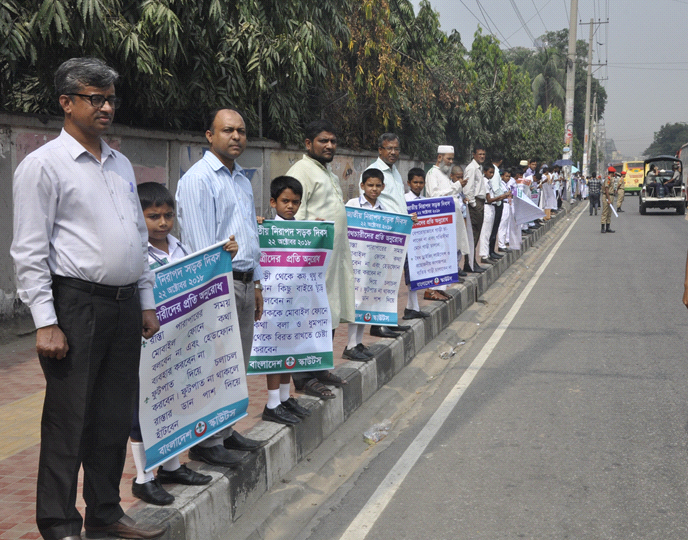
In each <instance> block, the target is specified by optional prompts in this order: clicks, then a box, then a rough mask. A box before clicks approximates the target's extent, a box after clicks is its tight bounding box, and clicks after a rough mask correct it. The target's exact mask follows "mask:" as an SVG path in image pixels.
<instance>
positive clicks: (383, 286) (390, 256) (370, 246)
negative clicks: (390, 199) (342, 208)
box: [346, 207, 413, 326]
mask: <svg viewBox="0 0 688 540" xmlns="http://www.w3.org/2000/svg"><path fill="white" fill-rule="evenodd" d="M346 217H347V224H348V235H349V245H350V246H351V258H352V260H353V265H354V287H355V294H356V323H358V324H376V325H380V326H395V325H396V324H398V320H397V319H398V317H397V297H398V296H399V282H400V280H401V272H402V270H403V268H404V259H405V258H406V249H407V247H408V239H409V236H410V234H411V227H412V226H413V220H412V219H411V217H410V216H405V215H402V214H392V213H390V212H381V211H378V210H366V209H364V208H353V207H347V209H346Z"/></svg>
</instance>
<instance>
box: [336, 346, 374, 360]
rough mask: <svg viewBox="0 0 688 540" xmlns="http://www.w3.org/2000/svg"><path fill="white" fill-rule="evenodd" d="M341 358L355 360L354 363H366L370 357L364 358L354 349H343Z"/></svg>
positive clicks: (363, 355) (360, 352)
mask: <svg viewBox="0 0 688 540" xmlns="http://www.w3.org/2000/svg"><path fill="white" fill-rule="evenodd" d="M342 358H346V359H347V360H355V361H356V362H367V361H368V360H370V356H366V355H365V354H363V352H362V351H359V350H358V349H357V348H356V347H352V348H351V349H344V351H343V352H342Z"/></svg>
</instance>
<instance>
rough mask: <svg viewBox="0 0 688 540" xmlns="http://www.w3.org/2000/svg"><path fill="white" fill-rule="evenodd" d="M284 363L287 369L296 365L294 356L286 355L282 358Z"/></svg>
mask: <svg viewBox="0 0 688 540" xmlns="http://www.w3.org/2000/svg"><path fill="white" fill-rule="evenodd" d="M284 365H285V366H286V368H287V369H291V368H293V367H294V366H295V365H296V358H294V357H293V356H288V357H287V358H285V359H284Z"/></svg>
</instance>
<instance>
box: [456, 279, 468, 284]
mask: <svg viewBox="0 0 688 540" xmlns="http://www.w3.org/2000/svg"><path fill="white" fill-rule="evenodd" d="M457 283H459V284H461V283H466V280H465V279H463V278H459V281H457Z"/></svg>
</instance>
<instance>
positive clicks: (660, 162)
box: [639, 156, 686, 215]
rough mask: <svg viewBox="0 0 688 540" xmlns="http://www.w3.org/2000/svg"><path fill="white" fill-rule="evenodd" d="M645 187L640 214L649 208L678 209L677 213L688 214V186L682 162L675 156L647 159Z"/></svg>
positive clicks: (641, 198)
mask: <svg viewBox="0 0 688 540" xmlns="http://www.w3.org/2000/svg"><path fill="white" fill-rule="evenodd" d="M643 165H644V178H643V187H642V189H641V190H640V194H639V195H640V196H639V204H640V213H641V214H642V215H645V213H646V211H647V209H648V208H660V209H664V208H676V213H677V214H680V215H683V214H685V213H686V184H685V182H684V179H683V170H682V166H681V161H680V160H679V159H678V158H676V157H674V156H657V157H653V158H650V159H646V160H645V162H644V163H643Z"/></svg>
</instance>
